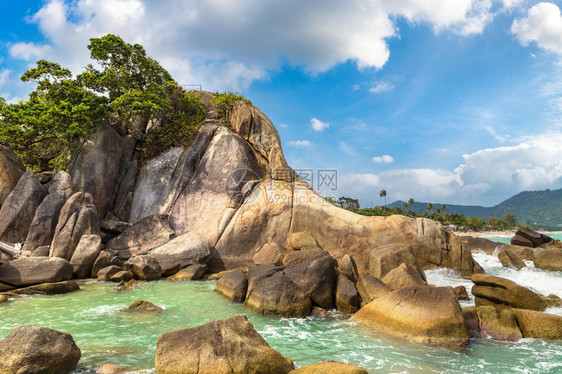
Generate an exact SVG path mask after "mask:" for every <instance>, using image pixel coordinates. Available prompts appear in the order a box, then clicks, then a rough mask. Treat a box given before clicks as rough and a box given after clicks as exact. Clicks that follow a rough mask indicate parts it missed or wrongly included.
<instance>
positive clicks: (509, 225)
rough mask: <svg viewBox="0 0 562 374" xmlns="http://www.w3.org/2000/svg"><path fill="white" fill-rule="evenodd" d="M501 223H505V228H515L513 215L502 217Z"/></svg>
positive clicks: (515, 220)
mask: <svg viewBox="0 0 562 374" xmlns="http://www.w3.org/2000/svg"><path fill="white" fill-rule="evenodd" d="M502 221H504V222H505V224H506V226H507V228H509V229H513V228H515V227H516V226H517V219H516V218H515V214H513V213H507V214H505V215H504V216H503V217H502Z"/></svg>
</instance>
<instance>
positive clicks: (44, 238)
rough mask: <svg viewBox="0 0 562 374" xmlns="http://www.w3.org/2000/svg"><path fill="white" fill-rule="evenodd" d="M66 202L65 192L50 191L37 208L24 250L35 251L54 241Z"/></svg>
mask: <svg viewBox="0 0 562 374" xmlns="http://www.w3.org/2000/svg"><path fill="white" fill-rule="evenodd" d="M65 202H66V196H65V195H64V194H63V193H60V192H55V193H50V194H49V195H47V197H45V198H44V199H43V201H42V202H41V204H39V206H38V207H37V209H36V210H35V215H34V216H33V220H32V221H31V224H30V226H29V232H28V234H27V237H26V239H25V243H24V244H23V247H22V250H23V251H30V252H34V251H35V250H36V249H37V248H38V247H41V246H45V245H46V246H49V245H50V244H51V242H52V241H53V236H54V235H55V229H56V227H57V222H58V218H59V214H60V211H61V209H62V207H63V205H64V203H65Z"/></svg>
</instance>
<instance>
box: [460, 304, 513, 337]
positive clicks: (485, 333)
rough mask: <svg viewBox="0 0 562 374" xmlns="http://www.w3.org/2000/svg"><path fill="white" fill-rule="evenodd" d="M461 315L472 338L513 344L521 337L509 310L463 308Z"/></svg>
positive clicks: (480, 307) (488, 307)
mask: <svg viewBox="0 0 562 374" xmlns="http://www.w3.org/2000/svg"><path fill="white" fill-rule="evenodd" d="M463 314H464V316H465V320H466V321H467V327H468V328H469V330H470V333H471V336H473V337H478V338H487V337H490V338H492V339H494V340H501V341H514V342H516V341H518V340H519V339H521V338H522V337H523V336H522V334H521V330H520V329H519V326H518V325H517V321H516V320H515V315H514V314H513V311H512V310H511V309H501V310H500V309H496V308H494V307H492V306H479V307H474V306H472V307H467V308H463Z"/></svg>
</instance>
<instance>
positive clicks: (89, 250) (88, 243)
mask: <svg viewBox="0 0 562 374" xmlns="http://www.w3.org/2000/svg"><path fill="white" fill-rule="evenodd" d="M100 252H101V237H100V236H99V235H84V236H82V238H80V241H79V242H78V245H77V246H76V249H75V250H74V254H73V255H72V258H71V259H70V263H71V264H72V267H73V268H74V278H76V279H84V278H89V277H90V275H91V274H92V268H93V266H94V263H95V262H96V259H97V258H98V256H99V254H100Z"/></svg>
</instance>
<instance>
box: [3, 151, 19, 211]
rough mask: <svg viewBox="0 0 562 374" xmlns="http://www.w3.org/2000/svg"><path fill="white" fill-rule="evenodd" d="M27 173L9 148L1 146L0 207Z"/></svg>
mask: <svg viewBox="0 0 562 374" xmlns="http://www.w3.org/2000/svg"><path fill="white" fill-rule="evenodd" d="M24 172H25V167H24V166H23V164H22V162H21V161H20V159H19V158H18V156H16V154H15V153H14V152H13V151H12V150H11V149H9V148H7V147H4V146H3V145H0V206H2V205H3V204H4V201H5V200H6V199H7V198H8V196H10V193H12V191H13V189H14V187H16V184H18V181H19V180H20V178H21V176H22V174H23V173H24Z"/></svg>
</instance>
